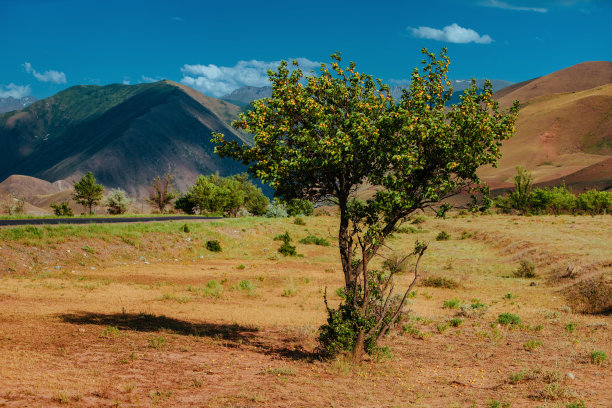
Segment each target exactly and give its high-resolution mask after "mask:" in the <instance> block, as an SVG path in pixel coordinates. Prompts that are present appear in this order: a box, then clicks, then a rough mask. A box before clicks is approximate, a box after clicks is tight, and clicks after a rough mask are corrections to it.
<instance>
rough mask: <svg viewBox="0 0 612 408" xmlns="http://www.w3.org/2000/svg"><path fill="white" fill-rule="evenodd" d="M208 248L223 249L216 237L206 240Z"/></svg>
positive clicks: (211, 250)
mask: <svg viewBox="0 0 612 408" xmlns="http://www.w3.org/2000/svg"><path fill="white" fill-rule="evenodd" d="M206 249H208V250H209V251H210V252H221V251H222V249H221V244H220V243H219V241H217V240H216V239H214V240H210V241H206Z"/></svg>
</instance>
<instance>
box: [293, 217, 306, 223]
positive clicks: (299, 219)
mask: <svg viewBox="0 0 612 408" xmlns="http://www.w3.org/2000/svg"><path fill="white" fill-rule="evenodd" d="M293 223H294V224H295V225H306V221H304V219H303V218H302V217H295V219H294V220H293Z"/></svg>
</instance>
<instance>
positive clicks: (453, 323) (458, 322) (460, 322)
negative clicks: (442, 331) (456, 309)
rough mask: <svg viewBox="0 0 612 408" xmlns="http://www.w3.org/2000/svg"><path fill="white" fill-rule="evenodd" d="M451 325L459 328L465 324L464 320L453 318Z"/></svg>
mask: <svg viewBox="0 0 612 408" xmlns="http://www.w3.org/2000/svg"><path fill="white" fill-rule="evenodd" d="M449 323H450V325H451V326H453V327H459V326H461V325H462V324H463V319H459V318H458V317H455V318H452V319H451V320H450V322H449Z"/></svg>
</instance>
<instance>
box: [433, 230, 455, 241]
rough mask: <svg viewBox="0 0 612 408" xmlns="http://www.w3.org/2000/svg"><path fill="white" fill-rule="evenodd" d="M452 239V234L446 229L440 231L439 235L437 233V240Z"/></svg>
mask: <svg viewBox="0 0 612 408" xmlns="http://www.w3.org/2000/svg"><path fill="white" fill-rule="evenodd" d="M449 239H451V236H450V234H449V233H448V232H446V231H440V233H439V234H438V235H436V241H448V240H449Z"/></svg>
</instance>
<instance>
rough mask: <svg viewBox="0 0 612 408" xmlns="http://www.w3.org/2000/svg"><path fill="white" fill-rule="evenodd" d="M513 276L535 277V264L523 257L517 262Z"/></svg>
mask: <svg viewBox="0 0 612 408" xmlns="http://www.w3.org/2000/svg"><path fill="white" fill-rule="evenodd" d="M514 277H516V278H535V277H536V273H535V265H534V264H533V262H531V260H529V259H526V258H523V259H521V261H520V263H519V267H518V269H517V270H516V271H514Z"/></svg>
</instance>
